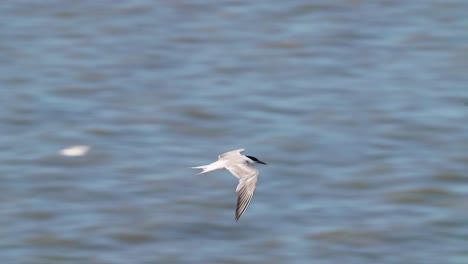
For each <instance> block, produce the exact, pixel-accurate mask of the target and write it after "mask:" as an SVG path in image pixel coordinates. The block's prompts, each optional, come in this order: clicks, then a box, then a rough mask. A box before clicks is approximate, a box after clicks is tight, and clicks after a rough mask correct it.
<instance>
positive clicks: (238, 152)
mask: <svg viewBox="0 0 468 264" xmlns="http://www.w3.org/2000/svg"><path fill="white" fill-rule="evenodd" d="M244 150H245V149H236V150H232V151H228V152H226V153H223V154H221V155H219V156H218V159H225V158H228V157H229V156H238V155H240V153H241V152H242V151H244Z"/></svg>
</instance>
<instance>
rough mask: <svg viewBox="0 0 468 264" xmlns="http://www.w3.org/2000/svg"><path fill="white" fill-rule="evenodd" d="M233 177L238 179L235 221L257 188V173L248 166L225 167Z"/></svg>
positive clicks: (247, 205)
mask: <svg viewBox="0 0 468 264" xmlns="http://www.w3.org/2000/svg"><path fill="white" fill-rule="evenodd" d="M226 169H227V170H229V171H230V172H231V173H232V174H234V176H236V177H237V178H239V184H238V185H237V188H236V192H237V207H236V221H238V220H239V218H241V216H242V215H243V214H244V212H245V210H246V209H247V207H249V204H250V201H251V200H252V197H253V195H254V193H255V189H256V188H257V181H258V171H257V170H256V169H255V168H253V167H251V166H249V165H248V164H236V165H232V166H228V167H226Z"/></svg>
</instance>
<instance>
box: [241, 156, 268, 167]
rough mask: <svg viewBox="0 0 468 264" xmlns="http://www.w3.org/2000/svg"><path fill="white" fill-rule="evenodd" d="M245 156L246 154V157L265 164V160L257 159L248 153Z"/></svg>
mask: <svg viewBox="0 0 468 264" xmlns="http://www.w3.org/2000/svg"><path fill="white" fill-rule="evenodd" d="M245 156H246V157H247V158H249V159H251V160H253V161H256V162H258V163H261V164H264V165H267V164H266V163H265V162H263V161H261V160H259V159H257V158H256V157H253V156H248V155H245Z"/></svg>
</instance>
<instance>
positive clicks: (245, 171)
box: [192, 149, 266, 221]
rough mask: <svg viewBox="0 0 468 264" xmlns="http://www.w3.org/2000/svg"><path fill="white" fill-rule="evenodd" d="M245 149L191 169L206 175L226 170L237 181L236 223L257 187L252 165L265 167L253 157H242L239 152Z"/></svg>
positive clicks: (255, 173) (227, 153)
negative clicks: (258, 164)
mask: <svg viewBox="0 0 468 264" xmlns="http://www.w3.org/2000/svg"><path fill="white" fill-rule="evenodd" d="M244 150H245V149H236V150H233V151H229V152H226V153H223V154H221V155H219V156H218V160H217V161H215V162H213V163H211V164H208V165H204V166H198V167H192V168H194V169H202V170H203V171H202V172H200V173H199V174H203V173H208V172H211V171H215V170H221V169H226V170H228V171H229V172H231V173H232V174H233V175H234V176H236V177H237V178H238V179H239V184H238V185H237V188H236V192H237V207H236V221H238V220H239V218H241V216H242V215H243V214H244V212H245V210H246V209H247V207H248V206H249V204H250V201H251V200H252V197H253V195H254V192H255V188H256V187H257V181H258V170H256V169H255V168H254V167H253V165H254V164H257V163H260V164H264V165H266V163H265V162H263V161H260V160H258V159H257V158H255V157H252V156H247V155H242V154H241V152H242V151H244Z"/></svg>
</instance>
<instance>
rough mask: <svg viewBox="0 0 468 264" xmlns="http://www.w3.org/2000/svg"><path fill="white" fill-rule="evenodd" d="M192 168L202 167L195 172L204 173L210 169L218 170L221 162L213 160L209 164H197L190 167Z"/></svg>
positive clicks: (221, 165)
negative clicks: (199, 170)
mask: <svg viewBox="0 0 468 264" xmlns="http://www.w3.org/2000/svg"><path fill="white" fill-rule="evenodd" d="M192 168H193V169H202V171H201V172H200V173H197V174H204V173H207V172H210V171H215V170H220V169H222V168H224V167H223V164H222V163H220V162H219V161H215V162H213V163H211V164H208V165H204V166H197V167H192Z"/></svg>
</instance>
